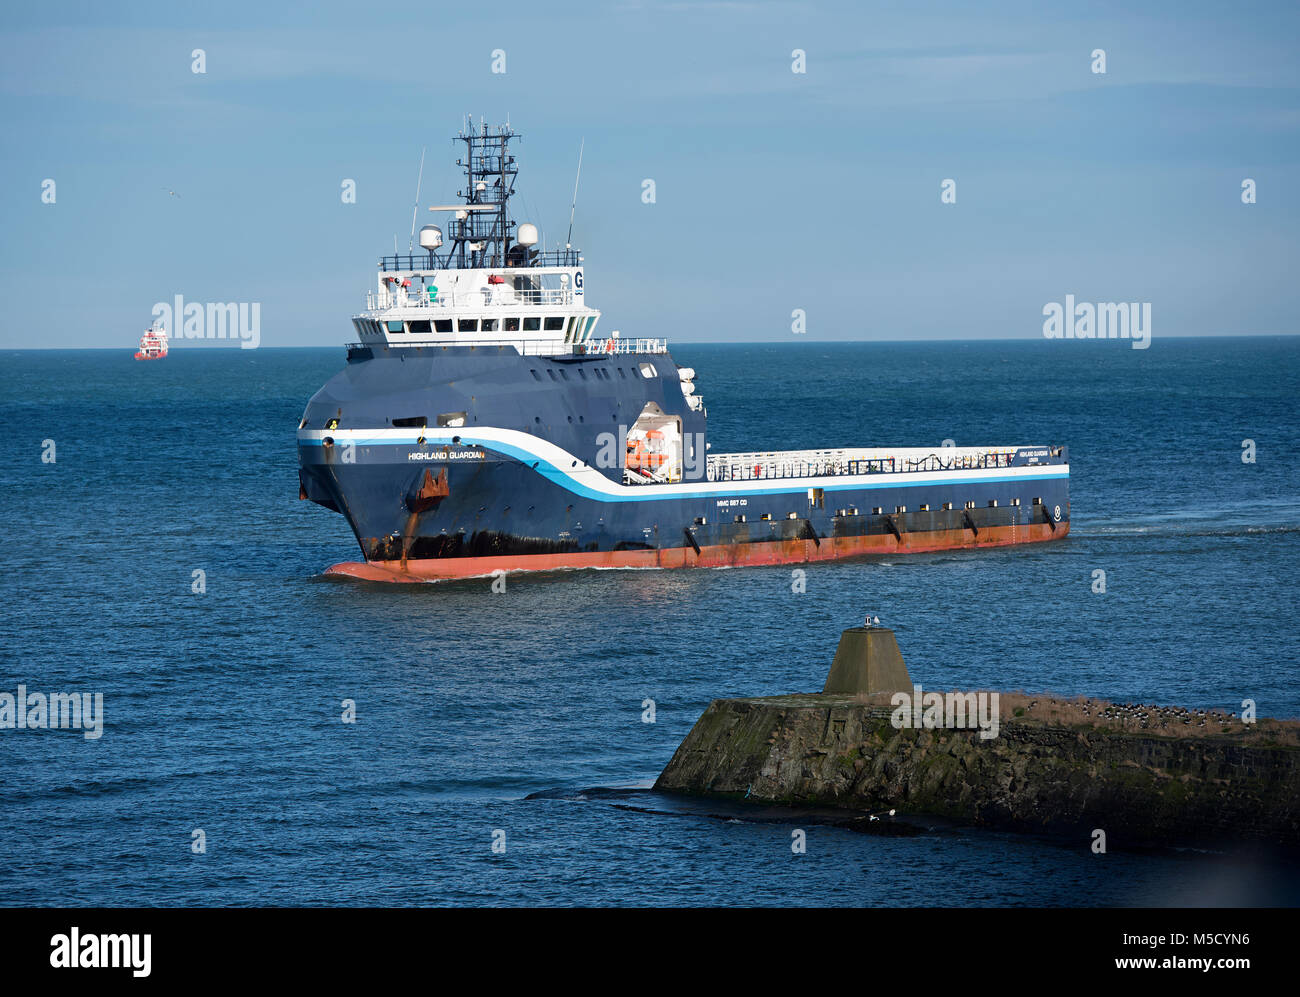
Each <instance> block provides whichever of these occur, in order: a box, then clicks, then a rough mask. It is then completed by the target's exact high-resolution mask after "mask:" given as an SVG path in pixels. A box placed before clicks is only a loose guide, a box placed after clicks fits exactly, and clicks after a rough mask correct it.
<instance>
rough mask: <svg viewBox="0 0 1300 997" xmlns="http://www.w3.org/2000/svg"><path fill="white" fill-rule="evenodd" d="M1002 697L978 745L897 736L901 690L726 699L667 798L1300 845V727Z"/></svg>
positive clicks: (1174, 840)
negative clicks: (894, 694) (896, 701)
mask: <svg viewBox="0 0 1300 997" xmlns="http://www.w3.org/2000/svg"><path fill="white" fill-rule="evenodd" d="M1001 703H1002V712H1003V716H1002V720H1001V723H1000V726H999V730H998V734H997V736H996V737H993V738H981V737H980V732H979V731H978V730H976V729H973V728H971V729H947V728H944V727H936V728H933V729H931V728H926V727H921V728H919V729H918V728H916V727H911V728H902V729H900V728H899V727H896V726H895V724H894V722H892V720H891V718H894V717H895V710H894V709H893V708H892V707H891V705H890V696H889V694H876V695H863V694H856V695H850V694H834V693H829V694H820V695H811V694H810V695H793V696H775V697H766V698H754V699H720V700H714V702H713V703H711V704H710V705H709V707H708V709H707V710H706V711H705V712H704V715H703V716H701V717H700V719H699V720H698V721H697V722H696V724H695V727H694V728H693V729H692V730H691V732H690V734H688V735H687V737H686V739H685V740H684V741H683V742H682V743H681V745H680V746H679V747H678V749H677V751H676V753H675V754H674V755H673V757H672V760H671V761H670V762H669V763H668V767H667V768H665V769H664V771H663V774H662V775H660V777H659V780H658V782H657V783H656V788H657V789H660V790H664V791H667V792H676V793H686V794H694V795H702V796H716V797H727V798H736V799H747V800H749V801H751V802H757V803H768V804H785V805H792V806H821V807H827V806H829V807H837V808H842V809H845V810H849V811H857V812H863V813H869V812H879V811H884V810H889V809H896V810H897V812H898V814H899V815H900V816H904V817H905V816H907V815H925V816H933V817H942V818H946V819H950V820H955V821H961V822H967V823H973V824H977V825H983V826H988V827H998V828H1005V829H1010V830H1021V831H1038V832H1043V831H1046V832H1064V833H1070V834H1074V833H1078V834H1084V835H1088V834H1090V833H1091V832H1092V831H1093V829H1096V828H1100V829H1102V830H1104V831H1105V832H1106V836H1107V841H1108V842H1109V845H1110V847H1124V846H1125V845H1132V846H1144V845H1152V844H1160V845H1169V844H1189V845H1196V844H1213V843H1220V842H1232V841H1257V842H1266V843H1270V844H1276V845H1282V846H1285V847H1288V848H1300V723H1296V722H1294V721H1277V720H1260V721H1259V722H1258V724H1252V725H1247V724H1244V723H1242V722H1241V721H1239V720H1234V719H1233V718H1229V717H1227V716H1226V715H1215V718H1214V719H1211V720H1209V721H1207V722H1203V721H1205V719H1206V718H1205V715H1204V714H1198V713H1197V712H1195V711H1185V710H1182V711H1180V710H1176V709H1173V708H1163V709H1162V708H1156V707H1151V708H1140V709H1139V708H1133V707H1128V706H1125V707H1116V706H1114V705H1113V704H1107V703H1099V702H1096V701H1086V700H1064V699H1061V700H1057V699H1048V698H1047V697H1044V696H1037V697H1033V698H1032V699H1031V698H1030V697H1025V696H1020V695H1012V694H1002V697H1001ZM1156 718H1159V723H1158V724H1157V723H1156ZM1170 721H1172V722H1170Z"/></svg>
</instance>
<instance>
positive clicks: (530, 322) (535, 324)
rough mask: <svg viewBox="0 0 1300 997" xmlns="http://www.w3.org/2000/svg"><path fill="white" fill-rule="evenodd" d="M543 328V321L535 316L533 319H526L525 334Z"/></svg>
mask: <svg viewBox="0 0 1300 997" xmlns="http://www.w3.org/2000/svg"><path fill="white" fill-rule="evenodd" d="M541 327H542V320H541V319H540V318H538V317H537V316H536V315H534V316H533V317H532V318H526V319H524V332H536V331H537V330H538V329H540V328H541Z"/></svg>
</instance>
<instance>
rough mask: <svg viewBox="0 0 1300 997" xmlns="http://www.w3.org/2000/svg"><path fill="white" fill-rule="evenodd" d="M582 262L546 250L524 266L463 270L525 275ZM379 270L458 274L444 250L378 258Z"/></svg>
mask: <svg viewBox="0 0 1300 997" xmlns="http://www.w3.org/2000/svg"><path fill="white" fill-rule="evenodd" d="M581 262H582V257H581V256H579V255H578V250H576V249H547V250H542V251H538V253H537V255H536V256H533V257H532V258H531V259H529V261H528V263H527V265H521V264H517V263H509V262H507V263H505V264H503V265H501V266H497V265H496V264H492V265H485V264H483V263H482V262H481V261H480V263H479V264H478V265H477V266H473V267H465V268H464V269H466V270H519V271H528V270H531V269H532V268H534V267H576V266H578V265H579V264H580V263H581ZM379 269H380V271H381V272H382V273H403V272H416V271H425V272H428V271H433V270H460V269H462V268H461V267H458V266H456V260H455V258H454V255H453V254H451V253H450V252H449V251H448V248H447V247H446V246H444V247H442V249H441V251H440V252H438V253H436V254H434V256H433V258H432V259H430V254H429V253H427V252H425V253H402V254H399V255H396V256H381V257H380V258H379Z"/></svg>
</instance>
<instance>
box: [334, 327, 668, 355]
mask: <svg viewBox="0 0 1300 997" xmlns="http://www.w3.org/2000/svg"><path fill="white" fill-rule="evenodd" d="M345 345H346V347H347V349H348V351H349V352H351V351H353V350H360V349H367V348H369V349H374V348H382V347H384V346H388V347H395V348H398V349H411V348H413V347H417V346H423V347H439V346H473V347H476V348H484V347H492V346H510V347H513V348H514V349H515V350H517V351H518V352H519V355H520V356H526V357H562V356H589V357H599V356H625V355H627V354H640V353H667V352H668V340H666V339H613V340H610V339H594V340H592V341H591V342H587V343H566V342H564V341H563V340H558V339H514V338H508V337H503V338H499V339H458V338H457V337H456V335H455V334H454V333H448V334H444V335H439V336H438V338H436V339H417V338H414V337H412V338H410V339H406V340H404V341H403V340H394V339H390V340H387V341H381V340H378V339H372V340H367V341H365V342H360V343H347V344H345Z"/></svg>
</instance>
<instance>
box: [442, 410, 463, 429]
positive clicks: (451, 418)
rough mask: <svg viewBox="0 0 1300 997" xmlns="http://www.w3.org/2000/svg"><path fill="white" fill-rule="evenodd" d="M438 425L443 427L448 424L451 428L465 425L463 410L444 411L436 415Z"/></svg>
mask: <svg viewBox="0 0 1300 997" xmlns="http://www.w3.org/2000/svg"><path fill="white" fill-rule="evenodd" d="M438 425H439V426H442V427H444V428H446V427H448V426H450V427H452V428H453V429H454V428H456V427H458V426H463V425H465V413H464V412H444V413H442V415H440V416H438Z"/></svg>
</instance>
